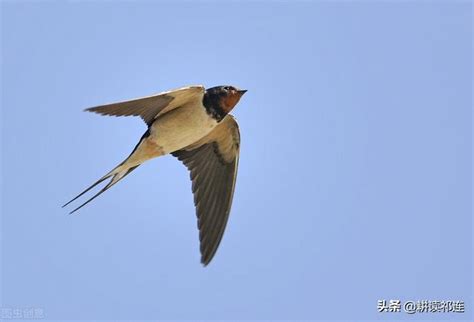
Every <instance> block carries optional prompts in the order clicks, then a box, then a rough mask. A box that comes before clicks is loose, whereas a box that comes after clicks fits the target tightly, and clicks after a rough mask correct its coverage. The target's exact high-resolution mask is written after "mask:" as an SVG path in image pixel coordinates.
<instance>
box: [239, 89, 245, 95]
mask: <svg viewBox="0 0 474 322" xmlns="http://www.w3.org/2000/svg"><path fill="white" fill-rule="evenodd" d="M245 92H247V90H246V89H239V90H238V91H237V93H239V94H240V96H242V95H244V94H245Z"/></svg>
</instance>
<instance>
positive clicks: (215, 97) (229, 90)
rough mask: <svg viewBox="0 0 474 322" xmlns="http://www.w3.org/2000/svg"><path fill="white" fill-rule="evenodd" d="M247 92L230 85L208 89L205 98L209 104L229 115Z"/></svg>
mask: <svg viewBox="0 0 474 322" xmlns="http://www.w3.org/2000/svg"><path fill="white" fill-rule="evenodd" d="M246 91H247V90H243V89H238V88H237V87H234V86H230V85H224V86H216V87H211V88H209V89H207V90H206V94H205V97H206V100H207V103H208V104H210V105H214V106H216V107H218V108H219V109H221V110H222V111H223V112H224V113H225V114H227V113H229V112H230V111H231V110H232V109H233V108H234V107H235V105H237V103H238V102H239V100H240V98H241V97H242V95H244V94H245V92H246ZM205 103H206V102H205Z"/></svg>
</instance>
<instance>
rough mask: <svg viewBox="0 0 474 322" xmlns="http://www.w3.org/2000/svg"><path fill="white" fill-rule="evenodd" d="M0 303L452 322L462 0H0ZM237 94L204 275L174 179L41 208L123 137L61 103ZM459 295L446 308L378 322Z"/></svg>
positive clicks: (461, 282)
mask: <svg viewBox="0 0 474 322" xmlns="http://www.w3.org/2000/svg"><path fill="white" fill-rule="evenodd" d="M1 8H2V19H1V20H2V23H1V24H2V47H1V49H2V79H1V82H2V87H1V88H2V101H1V105H2V114H1V128H2V132H1V133H2V134H1V135H2V158H1V162H2V185H1V187H2V188H1V189H2V193H1V196H2V208H1V209H2V210H1V217H2V221H1V225H2V227H1V236H2V239H1V243H2V251H1V255H2V256H1V259H2V262H1V270H2V279H1V290H2V293H1V303H2V305H1V306H2V307H3V308H28V307H35V308H41V309H43V311H44V317H45V318H46V319H51V320H70V319H77V320H81V319H82V320H86V319H89V320H113V319H119V318H121V319H130V320H140V319H154V320H159V319H163V320H174V319H201V320H207V319H234V320H242V319H268V320H274V319H307V320H327V319H339V320H344V319H348V320H349V319H350V320H354V319H358V320H376V319H382V320H398V319H400V320H401V319H410V320H417V319H446V320H463V319H464V320H471V319H472V306H471V305H470V304H469V303H472V302H473V301H472V204H471V201H472V190H471V180H472V170H471V165H472V156H471V149H472V132H471V127H472V96H471V94H472V60H471V58H472V45H471V43H472V5H471V3H470V2H468V1H464V2H463V1H452V2H451V1H403V2H402V1H400V2H396V1H388V2H382V1H380V2H375V1H356V2H344V1H342V2H297V3H294V2H231V3H226V4H223V3H218V2H199V3H191V2H176V3H171V2H120V3H117V2H116V3H112V2H67V3H66V2H65V3H59V2H53V1H51V2H35V3H34V2H12V1H7V2H2V4H1ZM190 84H203V85H205V86H207V87H211V86H215V85H221V84H231V85H236V86H239V87H242V88H246V89H248V93H247V94H246V95H245V96H244V98H243V99H242V100H241V102H240V103H239V105H238V106H237V108H236V109H235V110H234V112H233V114H234V115H235V116H236V118H237V119H238V122H239V125H240V129H241V137H242V142H241V157H240V167H239V174H238V179H237V187H236V191H235V196H234V203H233V209H232V213H231V217H230V221H229V224H228V227H227V230H226V233H225V235H224V239H223V241H222V243H221V246H220V248H219V250H218V253H217V255H216V257H215V258H214V260H213V262H212V263H211V264H210V265H209V266H208V267H206V268H203V267H202V266H201V265H200V264H199V251H198V232H197V229H196V218H195V215H194V207H193V203H192V195H191V191H190V182H189V179H188V173H187V171H186V169H185V168H184V166H183V165H182V164H180V163H179V162H178V161H176V160H175V159H174V158H172V157H164V158H159V159H156V160H152V161H150V162H148V163H146V164H144V165H143V166H142V167H140V168H139V169H137V170H136V171H134V172H133V174H131V175H130V176H128V177H127V178H126V179H125V180H123V181H122V182H121V183H120V184H118V185H117V186H115V187H113V188H112V189H111V190H109V191H108V192H107V193H105V194H104V195H102V196H101V197H100V198H99V199H96V200H95V201H94V202H93V203H91V204H90V205H88V206H87V207H85V208H83V209H82V210H81V211H80V212H79V213H78V214H77V215H73V216H69V215H67V211H66V210H64V209H61V207H60V206H61V205H62V204H63V203H64V202H65V201H67V200H68V199H70V198H71V197H72V196H74V195H75V194H76V193H78V192H80V191H81V190H82V189H83V188H85V187H86V186H88V185H89V184H91V183H92V182H94V181H95V180H96V179H98V178H99V177H100V176H102V175H103V174H104V173H105V172H107V171H108V170H110V169H111V168H112V167H113V166H115V165H116V164H117V163H118V162H120V161H121V160H122V159H123V158H124V157H125V156H127V155H128V153H129V152H130V151H131V149H132V148H133V147H134V145H135V144H136V142H137V140H138V139H139V138H140V136H141V135H142V133H143V132H144V131H145V127H144V125H143V123H142V122H141V120H139V119H137V118H107V117H101V116H98V115H94V114H90V113H84V112H82V110H83V109H84V108H86V107H89V106H94V105H98V104H102V103H107V102H111V101H118V100H125V99H130V98H134V97H140V96H144V95H149V94H152V93H156V92H160V91H164V90H168V89H172V88H176V87H180V86H184V85H190ZM379 299H386V300H390V299H400V300H402V301H408V300H414V301H416V300H446V301H447V300H462V301H465V303H466V313H464V314H454V313H451V314H447V313H444V314H443V313H437V314H421V313H420V314H415V315H414V316H412V315H408V314H406V313H403V312H401V313H378V312H377V300H379Z"/></svg>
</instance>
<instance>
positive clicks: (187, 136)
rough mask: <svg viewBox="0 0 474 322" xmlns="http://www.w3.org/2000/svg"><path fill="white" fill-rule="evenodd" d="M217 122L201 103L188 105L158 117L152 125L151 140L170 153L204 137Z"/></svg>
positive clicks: (163, 151)
mask: <svg viewBox="0 0 474 322" xmlns="http://www.w3.org/2000/svg"><path fill="white" fill-rule="evenodd" d="M217 124H218V123H217V121H216V120H215V119H213V118H212V117H211V116H210V115H209V114H208V113H207V112H206V109H205V107H204V106H202V105H201V104H200V105H196V104H193V105H186V106H182V107H179V108H176V109H173V110H171V111H169V112H168V113H166V114H164V115H162V116H160V117H158V118H157V119H156V121H155V122H154V123H153V124H152V126H151V127H150V140H151V141H152V142H153V143H155V144H156V145H157V146H159V148H160V149H161V150H162V153H163V154H168V153H171V152H174V151H176V150H179V149H182V148H184V147H186V146H188V145H190V144H192V143H194V142H196V141H198V140H199V139H201V138H203V137H204V136H206V135H207V134H209V132H211V131H212V129H213V128H214V127H215V126H216V125H217Z"/></svg>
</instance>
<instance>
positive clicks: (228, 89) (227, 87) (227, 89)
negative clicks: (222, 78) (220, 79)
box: [224, 86, 232, 91]
mask: <svg viewBox="0 0 474 322" xmlns="http://www.w3.org/2000/svg"><path fill="white" fill-rule="evenodd" d="M224 89H225V90H226V91H230V90H231V89H232V88H231V87H230V86H226V87H224Z"/></svg>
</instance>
